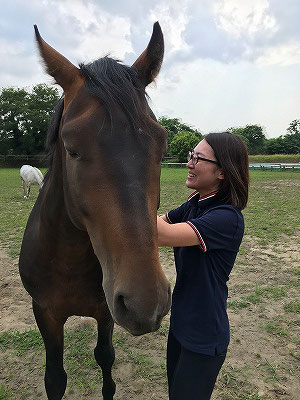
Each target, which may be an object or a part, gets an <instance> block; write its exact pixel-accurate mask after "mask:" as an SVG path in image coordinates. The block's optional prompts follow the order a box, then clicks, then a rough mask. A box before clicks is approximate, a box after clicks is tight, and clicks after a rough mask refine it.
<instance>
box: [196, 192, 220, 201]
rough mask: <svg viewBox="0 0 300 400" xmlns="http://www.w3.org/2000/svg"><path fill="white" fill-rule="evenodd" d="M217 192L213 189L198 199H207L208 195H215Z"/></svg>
mask: <svg viewBox="0 0 300 400" xmlns="http://www.w3.org/2000/svg"><path fill="white" fill-rule="evenodd" d="M217 193H218V191H215V192H211V193H208V194H205V195H204V196H200V198H199V201H201V200H205V199H209V198H210V197H213V196H215V195H216V194H217Z"/></svg>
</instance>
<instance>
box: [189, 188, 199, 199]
mask: <svg viewBox="0 0 300 400" xmlns="http://www.w3.org/2000/svg"><path fill="white" fill-rule="evenodd" d="M197 194H199V192H198V190H196V191H195V192H193V193H191V194H190V195H189V196H188V198H187V199H188V200H191V198H192V197H194V196H196V195H197Z"/></svg>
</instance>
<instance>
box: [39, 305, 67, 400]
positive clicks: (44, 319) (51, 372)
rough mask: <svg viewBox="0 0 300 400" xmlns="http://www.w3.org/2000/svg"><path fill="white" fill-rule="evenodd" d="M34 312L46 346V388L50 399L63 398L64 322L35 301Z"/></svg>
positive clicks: (64, 375)
mask: <svg viewBox="0 0 300 400" xmlns="http://www.w3.org/2000/svg"><path fill="white" fill-rule="evenodd" d="M33 312H34V316H35V319H36V322H37V325H38V327H39V330H40V332H41V335H42V337H43V340H44V343H45V348H46V371H45V388H46V392H47V396H48V399H49V400H61V399H62V397H63V395H64V393H65V390H66V386H67V374H66V372H65V370H64V367H63V342H64V338H63V336H64V333H63V327H64V322H62V321H56V320H54V319H53V318H52V317H51V315H49V314H48V313H47V311H45V310H43V309H41V307H40V306H39V305H38V304H37V303H35V302H34V301H33Z"/></svg>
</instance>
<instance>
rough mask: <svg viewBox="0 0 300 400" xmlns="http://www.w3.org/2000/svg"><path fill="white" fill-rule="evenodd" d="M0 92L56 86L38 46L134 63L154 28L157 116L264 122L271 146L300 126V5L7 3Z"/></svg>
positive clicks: (234, 1)
mask: <svg viewBox="0 0 300 400" xmlns="http://www.w3.org/2000/svg"><path fill="white" fill-rule="evenodd" d="M0 4H1V15H0V59H1V68H0V88H3V87H10V86H13V87H25V88H27V89H30V87H32V85H35V84H37V83H43V82H45V83H48V84H52V83H53V80H52V78H51V77H49V76H48V75H47V74H46V73H45V72H44V70H43V66H42V63H41V60H40V58H39V55H38V51H37V47H36V44H35V40H34V30H33V25H34V24H37V25H38V28H39V31H40V33H41V35H42V37H43V39H44V40H46V41H47V42H48V43H49V44H50V45H51V46H52V47H54V48H55V49H56V50H57V51H59V52H60V53H61V54H63V55H64V56H65V57H67V58H68V59H69V60H70V61H71V62H72V63H73V64H75V65H78V64H79V63H80V62H91V61H93V60H95V59H98V58H100V57H103V56H105V55H107V54H109V55H110V56H111V57H114V58H117V59H119V60H121V61H123V62H124V63H125V64H128V65H132V64H133V63H134V61H135V60H136V59H137V58H138V56H139V55H140V54H141V53H142V51H143V50H144V49H145V48H146V47H147V45H148V42H149V40H150V37H151V33H152V27H153V23H154V22H155V21H159V23H160V25H161V28H162V31H163V34H164V40H165V56H164V62H163V65H162V68H161V71H160V74H159V76H158V77H157V79H156V82H155V83H152V84H151V85H149V86H148V88H147V92H148V94H149V96H150V98H151V101H150V106H151V108H152V110H153V111H154V113H155V114H156V116H157V117H159V116H163V115H164V116H167V117H169V118H179V119H181V120H182V122H185V123H187V124H189V125H191V126H192V127H193V128H195V129H198V130H199V131H201V132H202V133H204V134H207V133H209V132H213V131H224V130H226V129H228V128H230V127H240V126H245V125H247V124H258V125H261V126H262V127H263V129H264V133H265V135H266V137H267V138H272V137H278V136H280V135H284V134H286V129H287V128H288V126H289V124H290V122H291V121H292V120H294V119H299V118H300V23H299V21H300V1H299V0H284V1H282V0H168V1H167V0H127V1H124V0H123V1H120V0H27V1H25V0H10V1H6V0H0Z"/></svg>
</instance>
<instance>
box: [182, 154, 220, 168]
mask: <svg viewBox="0 0 300 400" xmlns="http://www.w3.org/2000/svg"><path fill="white" fill-rule="evenodd" d="M187 160H188V162H189V161H191V160H192V163H193V165H196V164H197V163H198V161H199V160H201V161H207V162H210V163H213V164H216V165H219V163H218V161H215V160H210V159H208V158H204V157H200V156H198V155H197V153H195V152H193V151H189V153H188V156H187Z"/></svg>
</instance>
